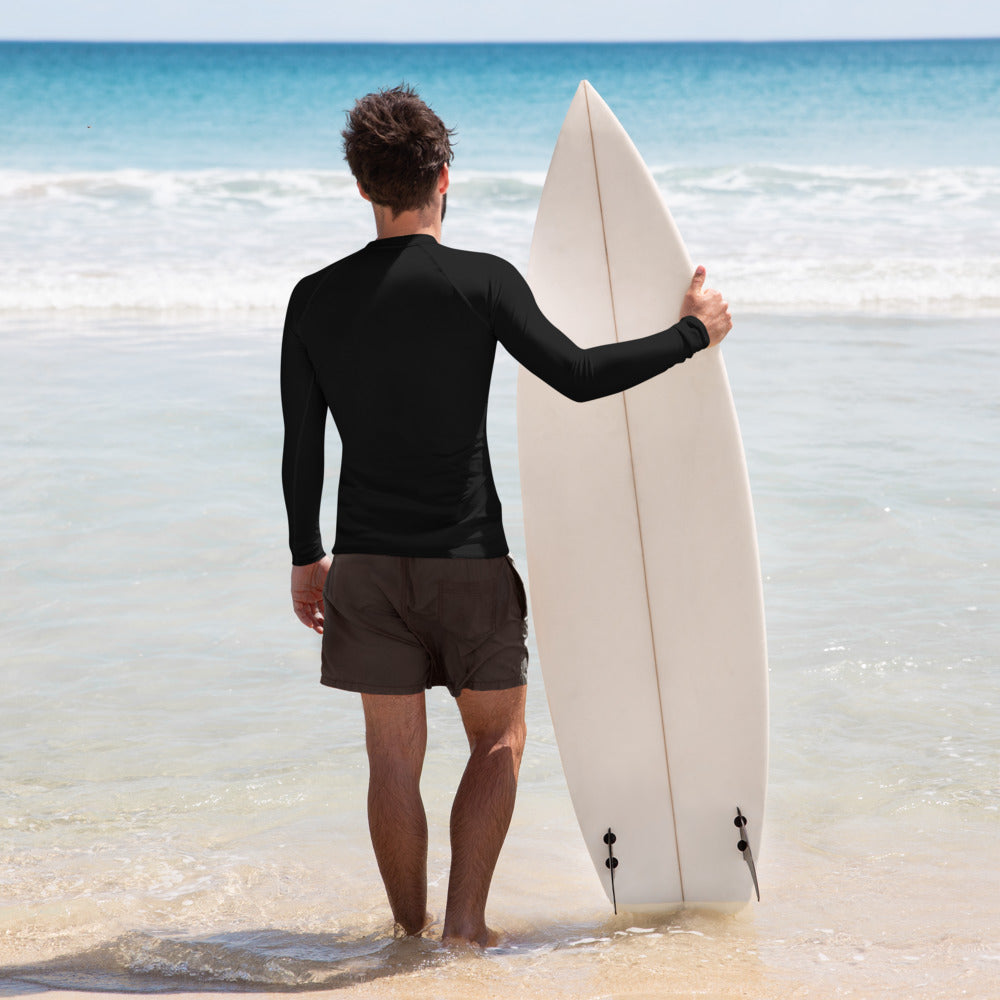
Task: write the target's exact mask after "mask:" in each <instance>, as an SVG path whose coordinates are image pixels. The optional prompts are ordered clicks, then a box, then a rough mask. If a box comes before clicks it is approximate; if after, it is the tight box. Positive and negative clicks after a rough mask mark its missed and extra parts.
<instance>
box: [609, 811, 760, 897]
mask: <svg viewBox="0 0 1000 1000" xmlns="http://www.w3.org/2000/svg"><path fill="white" fill-rule="evenodd" d="M733 825H734V826H735V827H737V828H738V829H739V831H740V839H739V842H738V843H737V844H736V849H737V850H738V851H740V853H741V854H742V855H743V860H744V861H745V862H746V863H747V867H748V868H749V869H750V878H752V879H753V888H754V892H756V893H757V902H758V903H759V902H760V886H759V885H758V884H757V868H756V866H755V865H754V863H753V851H751V850H750V841H749V840H748V839H747V818H746V816H744V815H743V813H741V812H740V807H739V806H737V807H736V819H734V820H733ZM608 832H609V833H610V832H611V831H610V830H609V831H608ZM605 839H607V838H605ZM613 877H614V876H612V878H613Z"/></svg>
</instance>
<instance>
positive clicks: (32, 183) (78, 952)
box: [0, 41, 1000, 1000]
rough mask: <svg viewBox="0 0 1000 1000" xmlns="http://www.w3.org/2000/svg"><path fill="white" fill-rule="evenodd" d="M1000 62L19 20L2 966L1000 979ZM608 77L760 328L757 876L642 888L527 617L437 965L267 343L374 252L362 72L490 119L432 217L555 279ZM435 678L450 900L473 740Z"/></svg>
mask: <svg viewBox="0 0 1000 1000" xmlns="http://www.w3.org/2000/svg"><path fill="white" fill-rule="evenodd" d="M998 57H1000V43H998V42H995V41H993V42H990V41H984V42H926V43H856V44H855V43H845V44H783V45H720V46H707V45H684V46H671V45H636V46H630V45H625V46H593V45H572V46H549V45H544V46H523V45H512V46H488V45H484V46H450V45H449V46H412V47H406V46H174V45H163V46H159V45H122V46H111V45H41V44H39V45H15V44H4V45H0V114H2V116H3V117H2V120H3V122H4V128H5V141H4V143H3V146H2V149H0V397H2V398H3V399H4V402H5V405H4V408H3V410H2V412H0V488H2V491H3V498H4V518H3V519H2V522H0V573H2V578H3V581H4V587H3V603H2V605H0V718H2V719H3V736H2V738H0V748H2V753H0V883H2V888H0V968H2V970H3V975H4V976H5V977H6V978H7V979H8V980H10V979H16V980H18V981H20V982H21V983H22V984H23V983H24V982H28V981H30V982H32V983H41V984H50V985H56V986H72V985H76V986H83V987H101V988H111V987H120V988H128V989H137V990H150V989H157V988H168V987H169V988H178V987H180V988H183V989H186V990H199V989H205V990H208V989H228V988H234V987H240V988H250V989H257V990H261V991H265V990H269V989H277V988H312V987H316V986H321V985H326V986H329V987H331V988H332V987H337V988H338V990H340V995H342V996H344V997H355V996H357V997H368V996H395V995H400V996H402V995H406V996H408V997H410V996H412V997H415V998H419V997H434V998H440V997H444V998H446V1000H459V998H460V1000H477V998H480V997H482V998H485V997H492V996H498V995H503V996H518V997H526V998H536V997H537V998H542V997H545V998H552V997H565V998H567V1000H568V998H573V1000H579V998H581V997H585V998H593V1000H598V998H600V1000H604V998H611V997H619V996H627V995H630V996H643V997H656V998H657V1000H663V998H666V997H673V996H691V995H704V996H713V997H715V996H718V997H727V998H728V997H733V996H744V997H755V998H761V1000H774V998H785V997H789V998H790V997H806V996H809V997H820V998H826V997H835V996H836V997H841V996H843V997H859V998H861V997H863V998H871V997H880V998H881V997H895V996H898V997H906V998H910V997H914V996H920V997H921V998H922V1000H945V998H947V1000H954V998H955V997H958V996H966V997H973V998H981V1000H987V998H990V1000H992V998H993V997H994V996H995V995H996V994H997V992H998V991H1000V953H998V950H997V944H996V938H995V932H994V928H995V925H996V899H997V898H998V892H1000V882H998V877H997V867H996V865H995V863H994V862H993V860H992V859H993V857H994V854H995V844H996V838H997V835H998V833H1000V822H998V799H1000V759H998V753H997V747H998V745H1000V740H998V735H997V726H996V691H997V685H998V682H1000V624H998V623H1000V614H998V607H1000V582H998V576H997V566H998V561H1000V532H998V530H997V524H998V514H1000V499H998V498H1000V492H998V491H1000V466H998V461H997V458H996V442H997V441H998V440H1000V408H998V404H997V395H996V384H997V378H996V376H997V372H998V370H1000V346H998V345H1000V341H998V339H997V336H996V324H997V320H998V317H1000V250H998V247H1000V240H998V238H997V237H998V229H997V218H998V217H1000V167H998V164H1000V120H998V108H1000V84H998V80H1000V58H998ZM583 77H587V78H589V79H590V80H591V81H592V82H593V83H594V85H595V86H596V87H597V89H598V90H599V91H600V92H601V94H602V96H603V97H604V98H605V99H606V100H607V101H608V103H609V104H610V105H611V107H612V109H613V110H614V111H615V112H616V113H617V114H618V115H619V117H620V118H621V120H622V121H623V123H624V124H625V125H626V127H627V128H628V129H629V130H630V132H631V134H632V136H633V138H634V139H635V141H636V143H637V145H638V147H639V149H640V151H641V152H642V153H643V154H644V156H645V157H646V159H647V161H648V162H649V163H650V164H651V165H652V166H653V167H654V173H655V176H656V178H657V181H658V183H659V184H660V187H661V189H662V191H663V193H664V197H665V198H666V200H667V202H668V204H669V205H670V207H671V210H672V212H673V214H674V216H675V218H676V219H677V222H678V225H679V226H680V228H681V231H682V233H683V234H684V235H685V238H686V240H687V242H688V244H689V246H690V248H691V250H692V253H693V254H694V255H695V256H696V257H697V258H698V259H699V260H701V261H702V262H704V263H705V264H706V265H707V266H708V270H709V277H710V280H711V282H712V283H714V284H717V285H718V286H719V287H721V288H722V289H724V290H725V292H726V294H727V297H728V298H729V300H730V302H731V305H732V309H733V313H734V316H735V318H736V327H735V329H734V332H733V333H732V335H731V336H730V338H729V339H728V340H727V342H726V345H725V348H724V350H725V355H726V361H727V366H728V369H729V372H730V377H731V381H732V384H733V391H734V396H735V398H736V403H737V407H738V411H739V414H740V419H741V424H742V429H743V434H744V440H745V444H746V449H747V456H748V463H749V467H750V475H751V483H752V487H753V491H754V498H755V504H756V513H757V520H758V529H759V534H760V547H761V557H762V567H763V572H764V576H765V599H766V603H767V611H768V639H769V649H770V662H771V697H772V731H771V739H772V744H771V775H770V789H769V799H768V814H767V817H766V824H765V844H764V849H763V851H762V856H761V858H760V859H759V873H760V875H761V889H762V902H761V903H760V904H759V905H756V904H755V905H754V906H753V907H752V908H750V909H749V910H747V911H746V912H745V913H744V914H742V915H740V916H739V917H738V918H719V917H717V916H713V915H711V914H706V913H697V912H694V913H686V914H681V915H674V916H666V917H663V918H661V919H657V920H647V921H645V922H641V923H636V920H637V918H629V917H621V918H614V917H612V916H611V915H610V913H609V912H608V907H607V906H606V903H605V900H604V897H603V894H602V892H601V890H600V887H599V885H598V883H597V880H596V878H595V877H594V874H593V871H592V869H591V867H590V862H589V858H588V857H587V856H586V853H585V852H584V850H583V846H582V843H581V842H580V838H579V833H578V830H577V828H576V824H575V820H574V818H573V814H572V808H571V805H570V803H569V800H568V796H567V793H566V791H565V787H564V784H563V780H562V773H561V769H560V766H559V760H558V753H557V749H556V747H555V744H554V740H553V737H552V730H551V725H550V723H549V720H548V712H547V707H546V704H545V697H544V690H543V686H542V676H541V673H540V671H539V663H538V656H537V649H536V648H535V647H534V645H533V638H532V646H531V652H532V674H531V689H530V691H531V693H530V700H529V732H530V736H529V741H530V742H529V747H528V751H527V754H526V757H525V763H524V769H523V772H522V774H523V777H522V784H521V789H520V793H519V802H518V806H517V811H516V813H515V819H514V824H513V827H512V830H511V835H510V838H509V841H508V844H507V847H506V849H505V853H504V856H503V858H502V859H501V864H500V867H499V869H498V871H497V876H496V880H495V885H494V891H493V895H492V897H491V909H490V915H491V919H492V921H493V922H494V923H496V924H497V925H499V926H500V927H501V928H503V929H504V930H505V931H506V933H507V944H506V946H505V948H504V949H502V950H500V951H498V952H496V953H491V954H490V955H489V956H488V957H487V958H486V959H477V958H474V957H470V956H454V955H447V954H442V953H441V952H440V950H439V949H437V948H436V946H435V945H434V944H433V943H432V942H428V943H426V944H418V945H413V946H412V947H411V944H412V943H410V944H408V943H405V942H394V941H393V939H392V936H391V927H390V926H389V922H388V917H387V909H386V905H385V901H384V896H383V891H382V887H381V883H380V881H379V878H378V873H377V870H376V869H375V866H374V861H373V859H372V857H371V852H370V847H369V845H368V843H367V831H366V827H365V818H364V784H365V777H366V774H365V764H364V755H363V738H362V736H361V730H360V720H359V713H358V708H357V705H356V704H355V700H354V699H353V697H352V696H347V695H344V696H341V695H338V694H336V693H334V692H330V691H327V690H324V689H321V688H320V686H319V684H318V659H317V650H316V648H315V647H316V644H315V641H314V638H315V637H311V636H310V635H308V634H307V633H306V632H305V630H303V629H302V628H301V626H300V625H298V623H297V622H296V621H295V620H294V618H293V617H292V615H291V611H290V608H289V607H288V598H287V594H286V587H287V573H288V555H287V551H286V550H285V528H284V512H283V509H282V504H281V495H280V484H279V481H278V467H279V461H280V455H279V452H280V436H281V428H280V407H279V405H278V397H277V360H278V347H279V344H278V341H279V330H280V324H281V318H282V313H283V309H284V305H285V302H286V299H287V295H288V292H289V291H290V289H291V287H292V285H293V284H294V282H295V280H296V279H297V278H298V277H300V276H301V275H302V274H304V273H306V271H308V270H312V269H315V268H316V267H319V266H321V265H322V264H324V263H326V262H328V261H329V260H331V259H333V258H335V257H337V256H339V255H341V254H343V253H346V252H349V251H350V250H353V249H355V248H356V247H357V246H358V245H359V244H360V243H362V242H366V241H367V240H368V239H370V238H371V236H372V222H371V216H370V210H369V209H368V207H367V205H365V204H364V203H363V202H362V201H361V200H360V199H359V198H358V196H357V193H356V191H355V190H354V186H353V183H352V182H351V179H350V177H349V176H348V175H347V174H346V172H345V170H344V168H343V165H342V163H341V161H340V152H339V137H338V132H339V129H340V128H341V126H342V123H343V110H344V109H345V108H346V107H348V106H349V104H350V103H351V101H352V100H353V98H354V97H355V96H357V95H358V94H360V93H362V92H364V91H366V90H368V89H371V88H374V87H377V86H380V85H385V84H392V83H395V82H397V81H398V80H399V79H401V78H406V79H407V80H409V81H410V82H412V83H413V84H415V85H416V86H417V87H418V88H419V89H420V90H421V92H422V93H423V94H424V95H425V96H426V97H427V98H428V100H430V101H431V102H432V103H433V104H434V105H435V106H436V107H437V109H438V110H439V111H440V113H441V114H442V116H443V117H444V118H445V120H446V122H447V123H448V124H449V125H455V126H456V127H457V128H458V129H459V139H460V143H459V145H458V146H457V148H456V154H457V155H456V160H455V163H454V165H453V189H452V192H451V196H450V198H449V212H448V219H447V221H446V223H445V232H444V239H445V241H446V242H449V243H452V244H453V245H457V246H468V247H473V248H476V249H489V250H492V251H494V252H498V253H502V254H504V255H506V256H508V257H509V258H510V259H511V260H512V261H514V263H515V264H517V265H518V266H519V267H522V268H523V267H524V265H525V264H526V262H527V254H528V245H529V241H530V237H531V226H532V222H533V219H534V212H535V209H536V207H537V204H538V197H539V195H540V192H541V185H542V181H543V179H544V171H545V168H546V165H547V162H548V157H549V155H550V154H551V148H552V144H553V143H554V141H555V136H556V135H557V133H558V130H559V127H560V124H561V122H562V118H563V115H564V114H565V111H566V108H567V107H568V105H569V101H570V99H571V98H572V95H573V92H574V91H575V89H576V86H577V84H578V82H579V80H580V79H581V78H583ZM88 125H89V126H90V127H89V128H88V127H87V126H88ZM515 374H516V372H515V369H514V366H513V364H512V362H511V361H510V359H509V358H507V357H506V356H505V355H503V354H502V352H501V356H500V357H499V359H498V363H497V369H496V374H495V380H494V386H493V397H492V402H491V410H490V427H489V433H490V441H491V454H492V457H493V464H494V469H495V472H496V475H497V480H498V489H499V492H500V496H501V500H502V502H503V505H504V519H505V524H506V526H507V533H508V537H509V539H510V541H511V546H512V554H513V555H514V558H515V560H516V561H517V563H518V565H519V567H521V569H522V572H524V571H525V560H524V541H523V531H522V526H521V516H520V496H519V485H518V477H517V452H516V434H515V426H514V386H515ZM329 452H330V454H329V460H330V462H331V463H335V462H336V459H337V450H336V446H335V443H334V440H333V437H332V434H331V447H330V449H329ZM332 476H333V473H332V472H331V473H330V478H332ZM331 500H332V498H330V499H328V501H327V504H326V506H325V508H324V515H323V520H324V527H325V529H326V531H325V534H326V535H329V536H331V537H332V524H333V520H334V517H335V509H334V507H333V505H332V502H331ZM527 584H528V588H529V590H530V578H528V579H527ZM437 695H438V693H435V695H434V696H433V697H432V698H431V699H430V711H431V736H430V750H429V757H428V763H427V767H426V771H425V777H424V782H423V789H424V794H425V798H426V800H427V806H428V814H429V821H430V826H431V858H430V867H431V882H432V885H431V907H432V909H434V908H436V909H438V910H440V908H441V906H442V904H443V894H444V879H445V872H446V866H447V846H446V845H447V821H448V809H449V806H450V798H451V795H452V792H453V789H454V787H455V786H456V784H457V781H458V776H459V773H460V770H461V767H462V764H463V757H464V743H463V738H462V736H461V733H460V732H459V727H458V722H457V719H456V718H455V713H454V710H453V707H452V706H451V704H450V702H449V699H448V698H447V696H441V697H438V696H437ZM0 979H2V977H0ZM0 986H2V988H4V989H9V990H15V989H16V990H28V991H30V990H32V989H36V988H41V987H27V986H23V985H22V986H16V987H15V986H4V985H3V983H2V982H0Z"/></svg>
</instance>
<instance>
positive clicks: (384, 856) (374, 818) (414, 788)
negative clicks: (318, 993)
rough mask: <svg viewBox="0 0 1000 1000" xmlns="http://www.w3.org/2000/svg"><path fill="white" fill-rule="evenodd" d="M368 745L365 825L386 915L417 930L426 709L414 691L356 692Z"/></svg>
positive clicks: (423, 880)
mask: <svg viewBox="0 0 1000 1000" xmlns="http://www.w3.org/2000/svg"><path fill="white" fill-rule="evenodd" d="M361 701H362V704H363V705H364V709H365V740H366V743H367V746H368V767H369V771H368V828H369V830H370V831H371V837H372V846H373V847H374V848H375V859H376V860H377V861H378V869H379V871H380V872H381V873H382V881H383V882H384V883H385V891H386V894H387V895H388V897H389V906H390V907H392V915H393V917H394V918H395V920H396V923H397V924H399V925H400V926H401V927H402V928H403V930H404V931H405V932H406V933H407V934H410V935H419V934H420V932H421V931H422V930H424V929H425V928H426V927H427V925H428V923H429V922H430V914H428V913H427V817H426V815H425V813H424V803H423V800H422V799H421V798H420V772H421V770H422V768H423V763H424V751H425V749H426V747H427V715H426V708H425V704H424V695H423V692H421V693H420V694H406V695H394V694H362V695H361Z"/></svg>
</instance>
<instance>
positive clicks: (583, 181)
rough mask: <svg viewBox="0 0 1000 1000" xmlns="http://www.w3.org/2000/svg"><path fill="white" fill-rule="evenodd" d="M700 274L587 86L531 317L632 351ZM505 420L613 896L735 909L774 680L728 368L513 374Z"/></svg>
mask: <svg viewBox="0 0 1000 1000" xmlns="http://www.w3.org/2000/svg"><path fill="white" fill-rule="evenodd" d="M693 273H694V267H693V265H692V262H691V259H690V257H689V256H688V253H687V251H686V250H685V248H684V244H683V242H682V241H681V238H680V235H679V233H678V231H677V228H676V226H675V225H674V222H673V219H672V218H671V216H670V213H669V212H668V210H667V208H666V206H665V205H664V203H663V200H662V198H661V196H660V193H659V190H658V189H657V187H656V183H655V181H654V180H653V178H652V175H651V174H650V173H649V170H648V169H647V168H646V166H645V164H644V163H643V161H642V158H641V157H640V156H639V153H638V152H637V150H636V148H635V146H634V145H633V144H632V142H631V140H630V139H629V137H628V135H627V134H626V133H625V130H624V129H623V128H622V126H621V124H620V123H619V122H618V120H617V119H616V118H615V116H614V115H613V114H612V113H611V111H610V109H609V108H608V106H607V105H606V104H605V103H604V101H603V100H601V98H600V96H599V95H598V94H597V92H596V91H595V90H594V88H593V87H592V86H590V84H589V83H588V82H587V81H583V82H582V83H581V84H580V87H579V89H578V90H577V93H576V96H575V97H574V99H573V102H572V104H571V106H570V109H569V113H568V114H567V116H566V120H565V123H564V124H563V127H562V131H561V132H560V134H559V139H558V142H557V143H556V148H555V152H554V154H553V157H552V163H551V165H550V167H549V172H548V175H547V177H546V181H545V187H544V190H543V192H542V197H541V202H540V204H539V208H538V217H537V221H536V223H535V231H534V237H533V240H532V245H531V255H530V261H529V267H528V281H529V283H530V285H531V287H532V290H533V292H534V294H535V297H536V299H537V301H538V304H539V306H540V307H541V309H542V311H543V312H544V313H545V314H546V316H548V317H549V319H550V320H552V322H553V323H555V324H556V326H558V327H559V328H560V329H562V330H563V331H564V332H565V333H566V334H567V335H568V336H570V337H571V338H572V339H573V340H574V341H576V343H578V344H580V345H581V346H584V347H589V346H592V345H596V344H603V343H609V342H612V341H615V340H627V339H631V338H635V337H641V336H646V335H648V334H651V333H655V332H657V331H658V330H662V329H664V328H665V327H667V326H670V325H671V324H672V323H674V322H676V320H677V318H678V314H679V309H680V305H681V301H682V299H683V296H684V292H685V290H686V289H687V287H688V285H689V283H690V280H691V276H692V274H693ZM517 424H518V451H519V461H520V471H521V489H522V494H523V507H524V527H525V536H526V543H527V568H528V580H529V589H530V592H531V609H532V619H533V624H534V631H535V638H536V641H537V645H538V656H539V661H540V664H541V669H542V675H543V678H544V682H545V690H546V694H547V697H548V701H549V708H550V711H551V714H552V722H553V726H554V728H555V734H556V739H557V741H558V744H559V751H560V755H561V757H562V762H563V768H564V771H565V774H566V781H567V783H568V786H569V790H570V794H571V796H572V799H573V805H574V807H575V809H576V814H577V818H578V820H579V822H580V829H581V831H582V833H583V836H584V839H585V841H586V845H587V848H588V850H589V851H590V854H591V857H592V858H593V861H594V866H595V868H596V869H597V872H598V875H599V876H600V878H601V881H602V882H603V884H604V887H605V890H606V891H607V894H608V898H609V900H613V901H614V902H615V904H616V907H617V908H618V909H624V910H635V911H648V910H657V909H671V908H673V907H676V906H678V905H694V904H723V905H724V906H728V907H729V908H733V907H734V906H735V907H736V908H738V907H739V906H741V905H744V904H745V903H746V902H747V901H748V900H749V899H750V897H751V895H752V894H753V892H754V878H755V877H756V874H752V872H753V869H754V865H753V864H752V862H754V861H755V860H756V859H757V858H758V857H759V851H760V835H761V829H762V819H763V810H764V792H765V784H766V774H767V713H768V706H767V663H766V648H765V635H764V610H763V599H762V590H761V578H760V566H759V559H758V553H757V539H756V531H755V527H754V519H753V508H752V505H751V497H750V487H749V482H748V478H747V471H746V461H745V458H744V454H743V445H742V441H741V438H740V432H739V426H738V424H737V420H736V412H735V409H734V406H733V400H732V395H731V393H730V389H729V381H728V378H727V375H726V369H725V366H724V364H723V360H722V354H721V350H720V349H719V348H718V347H710V348H707V349H705V350H703V351H700V352H699V353H697V354H696V355H695V356H694V357H693V358H692V359H690V360H689V361H686V362H684V363H683V364H681V365H677V366H675V367H674V368H672V369H670V370H668V371H667V372H665V373H663V374H662V375H659V376H656V377H654V378H652V379H651V380H649V381H647V382H645V383H643V384H642V385H639V386H636V387H635V388H632V389H630V390H628V391H627V392H625V393H619V394H617V395H614V396H609V397H605V398H604V399H599V400H593V401H590V402H586V403H576V402H573V401H572V400H570V399H567V398H566V397H564V396H561V395H560V394H559V393H557V392H556V391H555V390H553V389H551V388H550V387H549V386H547V385H546V384H545V383H544V382H542V381H541V380H540V379H538V378H536V377H535V376H534V375H532V374H531V373H530V372H528V371H527V370H526V369H524V368H523V367H522V368H521V369H520V371H519V374H518V393H517ZM738 816H743V817H745V819H746V825H745V826H738V825H737V824H738V821H739V820H738ZM609 832H610V836H609ZM609 841H610V843H609ZM738 844H739V845H740V846H738ZM612 876H613V878H612ZM765 886H766V881H765Z"/></svg>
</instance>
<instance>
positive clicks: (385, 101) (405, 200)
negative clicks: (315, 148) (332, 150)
mask: <svg viewBox="0 0 1000 1000" xmlns="http://www.w3.org/2000/svg"><path fill="white" fill-rule="evenodd" d="M454 131H455V130H454V129H448V128H445V125H444V122H442V121H441V119H440V118H438V116H437V115H436V114H434V112H433V111H432V110H431V109H430V108H429V107H428V106H427V105H426V104H424V102H423V101H422V100H421V99H420V97H419V96H418V95H417V93H416V91H415V90H413V88H412V87H409V86H408V85H407V84H405V83H403V84H400V85H399V86H398V87H392V88H391V89H386V90H379V91H376V92H375V93H372V94H366V95H365V96H364V97H362V98H360V99H359V100H358V101H357V102H356V103H355V105H354V107H353V108H352V109H351V110H350V111H349V112H348V113H347V128H345V129H344V130H343V132H341V135H342V136H343V137H344V156H345V157H346V159H347V163H348V165H349V166H350V168H351V173H352V174H354V177H355V178H356V179H357V181H358V183H359V184H360V185H361V188H362V190H363V191H364V192H365V194H367V195H368V197H369V198H371V200H372V201H373V202H374V203H375V204H376V205H387V206H388V207H389V208H390V209H391V210H392V214H393V216H396V215H399V213H400V212H405V211H408V210H411V209H417V208H423V207H424V205H426V204H428V203H429V202H430V200H431V198H432V197H433V194H434V185H435V183H436V182H437V179H438V175H439V174H440V173H441V167H442V166H444V164H446V163H450V162H451V160H452V158H453V157H454V155H455V154H454V153H453V152H452V149H451V141H450V137H451V136H452V135H453V134H454Z"/></svg>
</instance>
